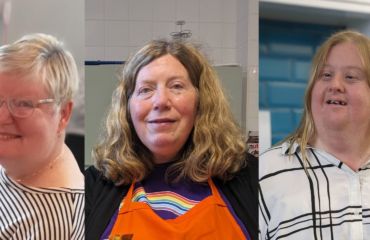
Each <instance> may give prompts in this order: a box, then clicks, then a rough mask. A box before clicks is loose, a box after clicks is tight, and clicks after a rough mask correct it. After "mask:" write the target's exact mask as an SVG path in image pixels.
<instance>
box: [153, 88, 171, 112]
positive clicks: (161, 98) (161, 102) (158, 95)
mask: <svg viewBox="0 0 370 240" xmlns="http://www.w3.org/2000/svg"><path fill="white" fill-rule="evenodd" d="M153 107H154V109H155V110H165V109H168V108H169V107H170V93H169V92H168V90H167V89H166V88H158V89H157V90H156V92H155V94H154V96H153Z"/></svg>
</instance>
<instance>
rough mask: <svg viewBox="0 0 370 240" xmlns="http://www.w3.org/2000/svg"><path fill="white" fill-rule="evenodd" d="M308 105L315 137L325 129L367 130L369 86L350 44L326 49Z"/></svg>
mask: <svg viewBox="0 0 370 240" xmlns="http://www.w3.org/2000/svg"><path fill="white" fill-rule="evenodd" d="M311 104H312V114H313V118H314V122H315V127H316V129H317V132H318V135H319V136H320V132H322V131H324V130H328V129H329V130H330V129H333V130H344V129H346V128H347V129H354V127H356V129H361V130H362V131H370V87H369V85H368V79H367V78H366V74H365V72H364V69H363V65H362V62H361V58H360V54H359V52H358V49H357V48H356V46H355V45H354V44H352V43H349V42H347V43H341V44H338V45H336V46H334V47H333V48H332V49H331V50H330V52H329V55H328V58H327V61H326V64H325V66H324V68H323V70H322V71H321V72H320V75H319V77H318V79H316V82H315V84H314V87H313V90H312V99H311Z"/></svg>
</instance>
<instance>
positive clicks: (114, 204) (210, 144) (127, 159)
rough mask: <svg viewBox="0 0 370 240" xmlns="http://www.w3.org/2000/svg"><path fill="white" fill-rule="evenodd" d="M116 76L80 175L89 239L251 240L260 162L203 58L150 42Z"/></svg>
mask: <svg viewBox="0 0 370 240" xmlns="http://www.w3.org/2000/svg"><path fill="white" fill-rule="evenodd" d="M120 75H121V76H120V77H121V81H120V83H119V86H118V87H117V89H116V91H115V92H114V94H113V96H112V106H111V108H110V111H109V114H108V116H107V120H106V125H105V127H106V129H105V131H104V135H103V137H102V140H101V142H100V144H99V145H98V146H97V147H96V148H95V149H94V151H93V158H94V160H95V166H94V167H90V168H89V169H88V170H87V172H86V192H87V198H86V200H87V207H86V217H87V220H86V229H87V238H89V239H108V238H109V239H115V237H119V238H120V239H121V238H122V239H123V238H125V237H126V238H127V239H163V238H164V237H165V238H166V239H200V238H201V237H203V238H204V239H251V237H252V238H253V239H254V237H256V236H257V195H256V194H257V190H256V185H257V184H256V183H257V165H256V164H257V162H256V161H253V160H254V159H253V157H252V156H251V155H247V151H246V143H245V139H244V137H243V136H242V134H241V131H240V129H239V128H238V127H237V124H236V123H235V121H234V120H233V118H232V114H231V112H230V109H229V106H228V103H227V101H226V99H225V96H224V94H223V92H222V89H221V87H220V84H219V81H218V79H217V76H216V74H215V72H214V70H213V68H212V67H211V66H210V65H209V63H208V61H207V60H206V58H205V57H204V56H203V55H202V54H201V53H200V51H199V50H198V49H197V48H195V47H194V46H193V45H191V44H189V43H184V42H179V41H166V40H155V41H151V42H150V43H148V44H147V45H146V46H144V47H143V48H142V49H141V50H139V51H138V52H137V53H136V54H135V55H134V56H132V57H131V58H130V59H129V61H127V62H126V63H125V65H124V68H123V70H122V72H121V74H120ZM126 238H125V239H126Z"/></svg>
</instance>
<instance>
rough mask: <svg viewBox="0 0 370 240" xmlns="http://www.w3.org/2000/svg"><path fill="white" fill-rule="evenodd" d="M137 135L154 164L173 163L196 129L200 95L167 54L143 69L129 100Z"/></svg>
mask: <svg viewBox="0 0 370 240" xmlns="http://www.w3.org/2000/svg"><path fill="white" fill-rule="evenodd" d="M129 104H130V114H131V118H132V121H133V124H134V127H135V130H136V133H137V135H138V137H139V138H140V140H141V141H142V143H143V144H144V145H145V146H146V147H147V148H148V149H149V150H150V151H151V152H152V153H153V156H154V161H155V163H164V162H169V161H171V160H173V158H174V157H175V156H176V154H177V153H178V152H179V151H180V149H181V148H182V147H183V146H184V144H185V142H186V140H187V139H188V137H189V135H190V132H191V130H192V129H193V126H194V120H195V115H196V105H197V94H196V89H195V87H194V86H193V85H192V83H191V81H190V79H189V75H188V72H187V71H186V69H185V67H184V66H183V65H182V64H181V63H180V62H179V61H178V60H177V59H176V58H175V57H173V56H171V55H169V54H167V55H165V56H162V57H160V58H158V59H156V60H154V61H153V62H151V63H150V64H148V65H146V66H145V67H143V68H142V69H141V70H140V71H139V73H138V76H137V79H136V85H135V90H134V92H133V94H132V96H131V98H130V102H129Z"/></svg>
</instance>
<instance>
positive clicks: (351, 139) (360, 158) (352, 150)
mask: <svg viewBox="0 0 370 240" xmlns="http://www.w3.org/2000/svg"><path fill="white" fill-rule="evenodd" d="M318 132H320V133H321V134H318V135H317V137H316V138H315V140H314V142H313V145H314V146H315V147H317V148H320V149H323V150H325V151H326V152H328V153H330V154H332V155H334V156H335V157H336V158H338V159H339V160H340V161H342V162H343V163H345V164H346V165H347V166H349V167H350V168H351V169H352V170H354V171H357V170H358V169H359V168H360V167H361V166H363V165H364V164H365V162H367V161H368V160H369V158H370V129H368V130H367V131H345V130H342V131H340V130H335V131H331V130H330V129H329V130H328V129H325V130H323V131H318Z"/></svg>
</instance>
